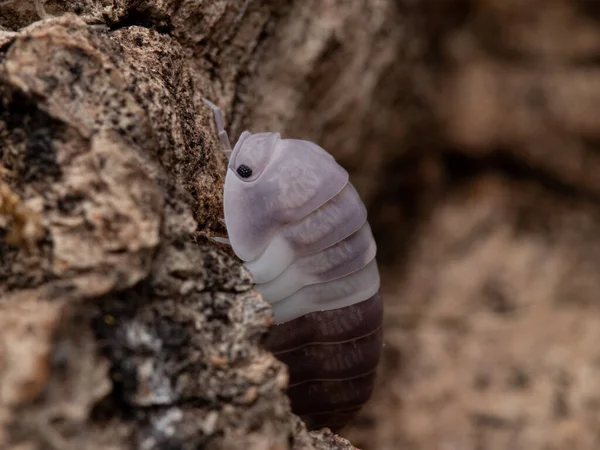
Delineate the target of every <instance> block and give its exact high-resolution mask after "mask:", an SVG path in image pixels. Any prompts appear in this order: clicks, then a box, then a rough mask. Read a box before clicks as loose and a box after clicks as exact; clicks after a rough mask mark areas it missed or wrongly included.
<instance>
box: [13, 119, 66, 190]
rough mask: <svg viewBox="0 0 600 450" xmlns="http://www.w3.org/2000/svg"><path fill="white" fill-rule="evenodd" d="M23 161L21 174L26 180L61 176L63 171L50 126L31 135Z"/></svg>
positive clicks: (54, 178)
mask: <svg viewBox="0 0 600 450" xmlns="http://www.w3.org/2000/svg"><path fill="white" fill-rule="evenodd" d="M23 162H24V164H23V168H22V173H21V176H22V177H23V180H24V181H26V182H28V181H37V180H40V179H43V178H50V179H52V180H56V179H58V178H60V176H61V175H62V172H61V169H60V166H59V165H58V163H57V162H56V149H55V148H54V145H53V143H52V131H51V129H50V128H40V129H38V130H35V131H34V132H33V133H32V134H31V135H29V139H28V141H27V144H26V147H25V156H24V161H23Z"/></svg>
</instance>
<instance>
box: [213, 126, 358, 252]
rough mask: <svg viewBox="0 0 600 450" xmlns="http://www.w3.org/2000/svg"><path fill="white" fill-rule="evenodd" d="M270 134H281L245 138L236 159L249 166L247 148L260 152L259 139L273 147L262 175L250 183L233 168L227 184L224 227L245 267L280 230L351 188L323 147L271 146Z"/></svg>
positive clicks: (278, 142) (287, 142)
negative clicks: (255, 139)
mask: <svg viewBox="0 0 600 450" xmlns="http://www.w3.org/2000/svg"><path fill="white" fill-rule="evenodd" d="M268 134H270V135H273V134H276V133H260V134H257V135H252V136H249V137H246V138H245V139H244V141H243V142H242V143H241V145H240V147H239V148H237V149H236V151H234V153H233V154H232V156H231V161H234V163H233V164H235V161H238V160H240V161H241V160H245V159H246V158H245V155H244V152H245V151H246V148H247V149H248V151H250V152H252V151H253V150H255V145H254V144H253V143H252V142H253V141H252V139H253V138H254V137H255V136H258V138H260V139H261V141H262V142H273V143H274V150H273V153H272V155H271V158H270V160H269V162H268V164H267V166H266V168H265V169H264V171H263V172H262V174H261V175H260V176H259V177H258V178H256V179H254V180H253V181H247V180H243V179H241V178H240V177H239V176H238V175H237V173H236V172H235V168H232V167H230V168H228V170H227V175H226V179H225V190H224V198H223V201H224V210H225V224H226V226H227V231H228V234H229V240H230V241H231V245H232V248H233V249H234V251H235V252H236V254H237V255H238V256H239V257H240V259H242V260H244V261H251V260H253V259H255V258H256V257H258V256H259V255H260V254H261V253H262V252H263V251H264V249H265V248H266V247H267V245H268V243H269V241H270V240H271V239H272V237H273V236H274V234H275V233H276V232H277V230H279V229H280V228H281V227H282V226H283V225H285V224H287V223H290V222H296V221H298V220H300V219H301V218H303V217H305V216H307V215H308V214H310V213H311V212H313V211H315V210H316V209H317V208H319V207H320V206H321V205H323V204H324V203H325V202H327V201H328V200H329V199H331V198H332V197H335V195H336V194H338V193H339V192H340V191H341V190H342V189H343V188H344V186H345V185H346V183H347V182H348V173H347V172H346V171H345V170H344V169H343V168H342V167H341V166H340V165H338V164H337V163H336V162H335V160H334V159H333V157H332V156H331V155H329V154H328V153H327V152H326V151H325V150H323V149H322V148H321V147H319V146H318V145H316V144H313V143H311V142H308V141H302V140H296V139H273V140H269V139H268V136H266V135H268ZM258 138H257V139H258ZM259 160H260V161H262V160H263V158H262V157H261V158H259Z"/></svg>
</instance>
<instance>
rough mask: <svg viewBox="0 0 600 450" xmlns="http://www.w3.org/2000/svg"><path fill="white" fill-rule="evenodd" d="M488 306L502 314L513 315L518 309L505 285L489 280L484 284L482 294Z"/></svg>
mask: <svg viewBox="0 0 600 450" xmlns="http://www.w3.org/2000/svg"><path fill="white" fill-rule="evenodd" d="M482 297H483V299H484V301H485V303H486V306H487V307H488V308H490V310H492V311H493V312H494V313H496V314H498V315H501V316H512V315H514V313H515V311H516V307H515V304H514V302H513V301H512V299H511V298H510V296H509V295H508V293H507V292H506V288H505V286H503V285H502V284H501V283H499V282H497V281H494V280H489V281H488V282H486V283H485V284H484V286H483V295H482Z"/></svg>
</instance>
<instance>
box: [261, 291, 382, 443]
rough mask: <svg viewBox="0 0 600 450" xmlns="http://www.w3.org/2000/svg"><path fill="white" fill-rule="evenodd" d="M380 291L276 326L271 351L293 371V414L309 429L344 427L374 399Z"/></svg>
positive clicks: (379, 341) (290, 390)
mask: <svg viewBox="0 0 600 450" xmlns="http://www.w3.org/2000/svg"><path fill="white" fill-rule="evenodd" d="M382 322H383V304H382V299H381V292H377V294H375V295H374V296H372V297H370V298H368V299H367V300H365V301H363V302H361V303H357V304H355V305H351V306H347V307H345V308H340V309H334V310H330V311H320V312H313V313H310V314H306V315H304V316H302V317H299V318H297V319H294V320H292V321H290V322H286V323H284V324H281V325H277V326H274V327H273V328H272V329H271V332H270V334H269V336H268V337H267V341H266V343H265V345H266V348H267V349H268V350H270V351H272V352H273V353H274V354H275V356H276V357H277V358H278V359H279V360H281V361H282V362H284V363H285V364H286V365H287V366H288V369H289V373H290V384H289V387H288V395H289V397H290V400H291V402H292V410H293V411H294V413H295V414H297V415H299V416H301V417H302V419H303V420H304V421H305V422H306V424H307V426H308V427H309V429H314V428H320V427H325V426H326V427H329V428H331V429H332V430H334V431H335V430H339V429H340V428H342V427H343V426H344V425H345V424H346V423H347V422H348V421H349V420H350V419H351V418H352V417H353V416H354V414H356V412H357V411H358V410H359V409H360V408H361V406H362V405H363V404H364V403H365V402H366V401H367V400H368V399H369V398H370V396H371V393H372V391H373V387H374V384H375V376H376V368H377V363H378V362H379V357H380V355H381V348H382V345H383V330H382Z"/></svg>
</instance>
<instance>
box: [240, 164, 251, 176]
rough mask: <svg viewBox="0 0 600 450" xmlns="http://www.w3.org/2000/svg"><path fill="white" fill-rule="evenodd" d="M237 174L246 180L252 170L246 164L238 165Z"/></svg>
mask: <svg viewBox="0 0 600 450" xmlns="http://www.w3.org/2000/svg"><path fill="white" fill-rule="evenodd" d="M237 173H238V175H239V176H240V177H242V178H248V177H249V176H251V175H252V169H251V168H250V167H248V166H247V165H246V164H240V166H239V167H238V168H237Z"/></svg>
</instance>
